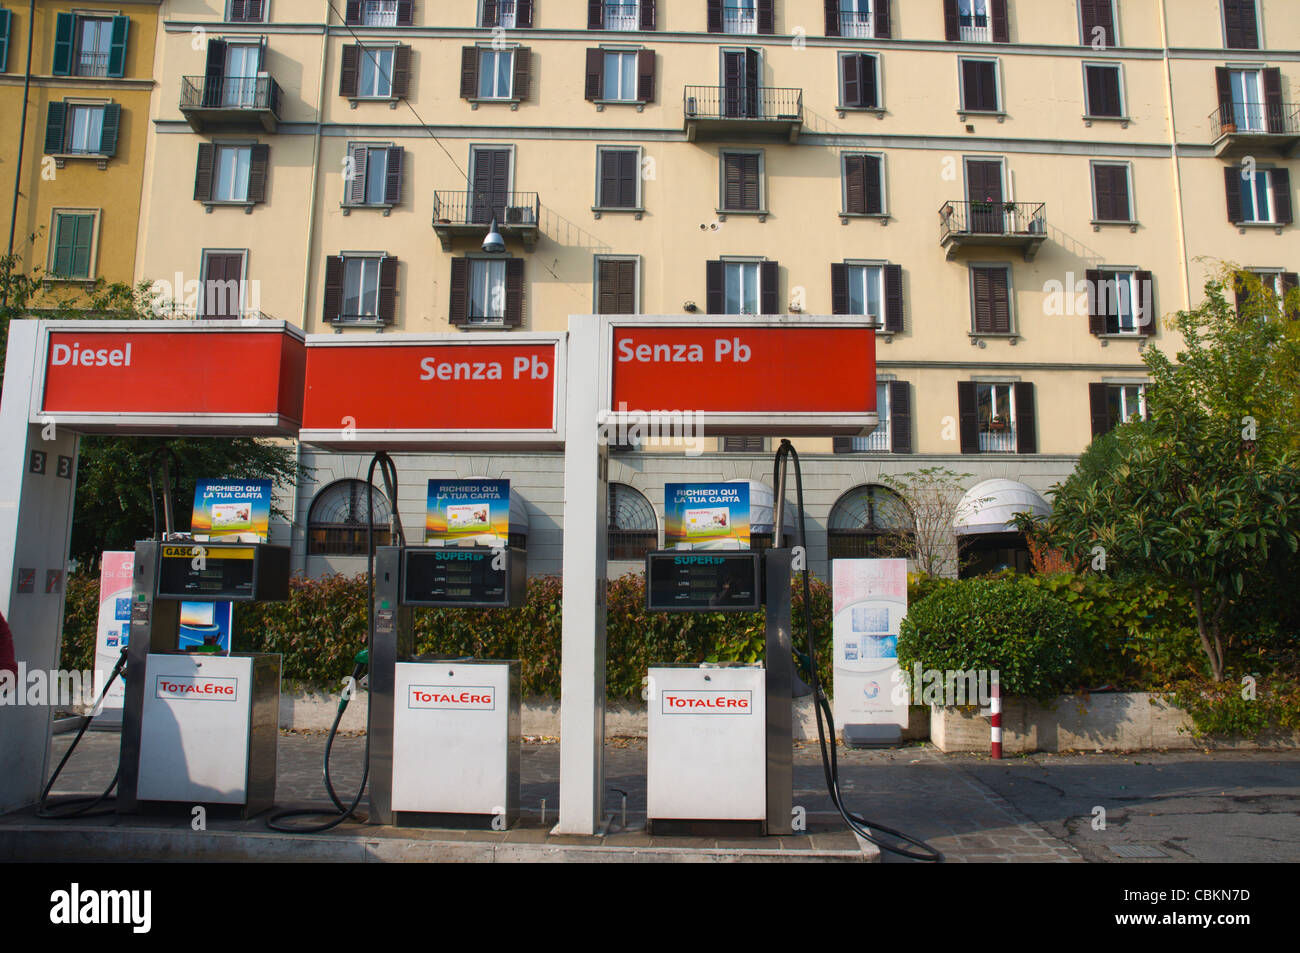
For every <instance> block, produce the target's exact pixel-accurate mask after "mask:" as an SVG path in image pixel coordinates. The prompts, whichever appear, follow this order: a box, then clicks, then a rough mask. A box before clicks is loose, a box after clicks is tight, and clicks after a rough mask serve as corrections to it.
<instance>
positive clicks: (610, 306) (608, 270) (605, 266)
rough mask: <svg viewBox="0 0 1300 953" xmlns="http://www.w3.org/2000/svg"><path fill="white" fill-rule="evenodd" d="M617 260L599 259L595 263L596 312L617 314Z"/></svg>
mask: <svg viewBox="0 0 1300 953" xmlns="http://www.w3.org/2000/svg"><path fill="white" fill-rule="evenodd" d="M617 265H618V262H616V261H608V260H604V261H600V262H598V263H597V265H596V282H597V286H596V313H597V314H618V313H619V312H618V311H617V308H618V293H617V290H616V288H617V285H618V268H617Z"/></svg>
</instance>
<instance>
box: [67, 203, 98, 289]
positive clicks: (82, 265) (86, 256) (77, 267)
mask: <svg viewBox="0 0 1300 953" xmlns="http://www.w3.org/2000/svg"><path fill="white" fill-rule="evenodd" d="M94 227H95V216H93V215H78V216H77V234H76V243H75V244H74V245H73V247H72V267H73V269H74V271H73V275H74V276H75V277H77V278H89V277H90V243H91V241H92V239H93V238H94V235H93V232H94Z"/></svg>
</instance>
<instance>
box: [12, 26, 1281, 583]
mask: <svg viewBox="0 0 1300 953" xmlns="http://www.w3.org/2000/svg"><path fill="white" fill-rule="evenodd" d="M141 55H142V54H141ZM11 58H12V54H11ZM153 75H154V77H155V79H156V82H157V84H158V95H157V96H156V98H155V99H154V101H153V106H152V113H151V116H150V122H149V123H148V133H147V135H148V139H149V146H148V149H147V150H146V152H147V157H146V169H145V182H146V187H145V190H144V196H143V204H142V207H141V215H140V223H141V227H140V230H139V235H138V242H137V251H136V255H135V275H136V277H137V278H138V279H143V278H148V279H150V280H161V281H165V282H166V283H167V284H166V285H165V286H160V287H165V289H166V290H167V291H168V292H169V293H171V294H172V295H173V296H174V298H175V299H176V301H177V302H178V304H179V305H180V306H181V308H182V309H183V310H185V311H186V312H187V313H188V311H190V310H191V309H192V310H193V311H196V312H197V313H200V314H203V315H205V316H208V317H233V316H236V315H242V316H246V317H247V316H258V315H263V316H266V317H270V318H276V319H283V320H288V321H291V322H293V323H294V324H298V325H300V326H302V327H303V328H304V329H305V330H307V331H308V332H313V333H321V332H337V333H341V334H354V335H355V334H361V335H374V334H377V333H384V332H387V331H402V332H438V333H461V332H467V331H485V330H493V331H499V332H500V333H502V334H506V335H508V334H509V333H511V331H514V330H516V329H524V330H563V329H564V328H565V327H566V325H567V321H568V317H569V315H571V314H586V313H592V312H598V311H604V312H628V311H631V312H636V313H644V314H683V313H685V314H698V315H700V316H701V318H704V317H705V316H706V315H707V314H709V313H731V314H734V313H792V312H802V313H810V314H818V313H832V312H835V313H859V314H870V315H872V316H873V317H874V318H875V319H876V320H877V321H878V323H879V327H880V332H879V334H878V338H877V341H878V346H877V357H878V361H879V375H880V384H879V386H878V402H879V403H880V416H881V420H882V425H881V427H880V429H879V430H878V431H877V432H876V434H874V435H872V436H871V437H868V438H863V439H861V440H856V441H831V440H801V441H799V442H798V446H799V447H800V450H801V452H804V453H806V454H809V455H810V458H809V459H810V465H809V466H808V467H807V468H806V469H807V470H808V471H809V480H810V493H809V500H810V515H811V516H812V518H813V526H812V529H813V536H812V539H811V543H812V545H813V555H814V558H815V560H821V559H824V558H825V557H826V556H828V555H830V556H834V555H848V554H853V553H863V552H869V551H871V540H872V539H873V538H874V536H875V535H876V534H879V533H886V532H888V531H889V529H890V520H891V517H890V515H889V513H890V510H891V505H892V504H891V498H890V497H889V495H888V494H887V493H885V492H884V490H883V488H881V487H880V486H879V483H878V481H879V479H880V477H881V475H882V474H900V473H905V472H908V471H914V470H917V469H919V468H921V467H927V466H945V467H948V468H949V469H952V470H954V471H956V472H958V473H962V474H966V476H963V478H962V479H963V482H964V484H965V485H967V486H974V485H975V484H977V483H980V482H981V481H983V480H988V479H998V480H1010V481H1015V482H1016V483H1020V484H1024V485H1025V486H1026V487H1028V488H1030V489H1032V490H1034V491H1037V492H1039V493H1043V492H1045V491H1046V490H1047V489H1048V488H1049V487H1050V485H1051V484H1052V483H1053V482H1056V481H1057V480H1059V479H1063V478H1064V477H1065V476H1066V475H1068V473H1069V472H1070V471H1071V469H1072V468H1073V466H1074V463H1075V461H1076V460H1077V457H1078V454H1079V453H1080V452H1082V450H1083V449H1084V447H1086V446H1087V444H1088V442H1089V441H1090V439H1091V438H1092V436H1093V435H1094V434H1095V433H1098V432H1100V431H1102V430H1105V429H1107V428H1109V427H1110V426H1112V425H1113V424H1114V423H1115V422H1116V421H1117V420H1118V419H1122V418H1124V417H1127V416H1130V415H1132V414H1134V413H1138V414H1140V413H1143V412H1144V403H1143V401H1144V396H1143V385H1144V383H1145V380H1146V378H1145V372H1144V366H1143V364H1142V361H1141V355H1140V349H1141V348H1143V347H1149V346H1153V347H1158V348H1162V349H1164V350H1166V351H1168V352H1170V353H1173V352H1175V351H1176V350H1177V348H1178V341H1177V339H1176V337H1175V335H1174V334H1173V333H1172V332H1171V331H1170V330H1169V329H1167V328H1166V327H1164V325H1163V323H1162V320H1161V318H1162V316H1165V315H1168V314H1170V313H1172V312H1175V311H1177V310H1179V309H1182V308H1187V307H1189V306H1195V305H1197V304H1199V303H1200V300H1201V298H1202V291H1201V287H1202V285H1203V283H1204V281H1205V279H1206V277H1207V275H1208V273H1209V271H1210V269H1211V267H1212V263H1211V262H1210V261H1207V260H1206V259H1227V260H1231V261H1234V262H1236V263H1238V264H1240V265H1243V266H1245V267H1248V268H1251V269H1253V270H1256V271H1259V272H1260V273H1261V274H1263V275H1266V276H1267V277H1268V279H1269V281H1270V282H1272V283H1273V284H1274V286H1275V287H1277V288H1278V289H1279V290H1283V289H1284V288H1286V287H1289V286H1290V285H1291V284H1294V282H1295V272H1296V271H1297V270H1300V241H1298V240H1297V233H1296V231H1295V226H1294V225H1293V224H1292V221H1293V213H1292V209H1293V207H1294V204H1295V187H1294V184H1293V182H1292V180H1291V176H1290V173H1291V171H1292V170H1293V169H1294V168H1295V167H1296V165H1297V163H1296V155H1297V142H1300V114H1298V107H1297V106H1296V105H1295V104H1296V102H1297V99H1298V98H1300V97H1298V96H1297V93H1296V88H1297V84H1300V8H1297V6H1296V5H1295V4H1294V3H1293V2H1290V0H822V2H817V0H705V2H698V3H685V2H675V0H631V2H626V0H624V2H617V3H606V2H597V0H590V2H582V0H451V2H446V3H438V4H432V3H411V2H410V0H351V2H347V0H334V2H332V3H331V2H325V3H322V2H320V0H166V2H164V4H163V6H162V13H161V17H160V18H159V21H158V33H157V43H156V54H155V58H154V63H153ZM101 174H102V173H101ZM493 220H495V221H496V222H497V224H498V226H499V227H500V230H501V232H502V234H503V235H504V237H505V240H506V246H507V249H506V254H505V255H504V256H501V255H497V256H493V255H486V254H484V253H483V252H482V250H481V249H480V244H481V242H482V240H483V237H484V235H485V234H486V232H487V229H488V225H489V223H490V222H491V221H493ZM231 282H234V283H235V284H234V285H232V284H231ZM219 287H224V288H229V287H237V288H238V289H239V290H238V292H237V294H236V296H235V297H234V298H230V297H229V296H223V295H217V296H216V297H215V298H214V297H213V296H212V295H210V294H208V293H207V291H208V290H210V289H212V288H219ZM834 372H835V369H834V356H833V355H828V373H834ZM706 444H707V451H708V452H706V453H704V454H703V455H702V456H688V455H684V454H683V453H682V452H681V450H680V449H673V448H670V447H664V446H657V445H654V444H648V445H645V446H641V447H637V448H632V449H629V450H623V451H620V452H618V453H616V454H615V455H614V463H613V464H612V468H611V480H614V481H615V482H616V483H617V484H618V486H619V487H620V488H621V489H618V490H617V492H616V493H615V494H614V495H613V499H614V501H615V502H614V504H612V509H611V515H610V524H611V530H612V531H614V530H617V531H619V532H622V533H626V534H628V535H627V538H628V539H642V540H648V539H650V537H652V536H655V537H656V538H657V534H658V532H659V523H660V522H661V521H662V512H661V511H662V499H663V496H662V484H663V482H665V481H677V480H694V479H701V480H708V479H748V480H751V481H756V482H762V481H763V480H765V479H770V450H771V448H772V441H770V440H768V441H759V442H754V441H739V440H737V441H731V440H726V439H712V438H710V439H709V440H708V441H706ZM303 454H304V461H305V462H307V463H308V464H309V465H311V466H313V467H315V468H316V474H317V476H316V478H315V481H314V482H313V483H311V484H309V485H308V486H305V487H304V488H303V489H302V490H301V493H300V499H298V500H297V501H296V502H295V513H296V518H295V521H294V525H293V526H292V527H291V530H292V538H293V540H294V543H295V549H296V555H297V557H298V558H299V560H300V562H299V565H300V566H303V567H305V568H307V569H308V570H309V571H317V570H319V569H324V568H329V567H334V566H341V565H351V563H350V562H348V559H349V558H350V556H349V554H347V553H341V552H325V551H313V548H312V547H313V544H312V543H310V542H309V536H310V532H309V530H310V528H311V527H312V526H313V525H316V524H320V523H321V522H322V518H323V517H322V518H318V516H319V515H320V514H321V513H323V511H324V510H325V509H326V508H327V507H326V506H325V503H324V502H323V501H322V498H326V499H328V498H329V495H330V494H331V493H333V494H335V495H338V494H339V493H342V492H343V490H341V489H339V487H345V486H346V485H347V484H346V481H347V480H350V479H352V478H354V477H355V476H357V474H358V473H359V472H360V468H361V465H362V463H363V461H361V460H360V458H354V457H349V456H347V455H339V454H323V453H320V454H318V453H315V452H312V451H310V450H309V449H304V451H303ZM404 467H405V469H406V479H409V480H411V481H414V482H415V483H416V484H417V485H418V486H420V487H421V488H422V487H423V479H424V478H425V477H426V476H435V475H437V476H454V475H457V474H462V473H463V474H465V475H468V474H471V473H472V474H474V475H492V476H505V477H510V478H512V479H513V480H515V481H516V482H515V485H516V487H517V488H518V489H519V492H520V493H521V494H522V495H523V496H524V497H525V498H527V500H528V502H529V506H530V507H531V512H532V513H533V514H534V519H533V523H534V541H533V543H532V544H530V552H535V553H536V554H537V555H536V557H535V558H534V557H530V568H534V569H536V568H539V567H540V568H542V569H543V570H544V571H546V570H555V571H558V565H559V562H558V544H559V540H558V530H557V529H556V526H557V525H558V520H559V511H560V506H559V493H560V489H559V488H560V478H559V474H560V469H561V465H560V461H559V460H558V458H555V457H552V456H548V455H544V454H537V455H527V454H513V455H497V456H493V457H486V456H484V457H464V456H461V457H450V456H446V455H433V454H430V455H424V456H420V455H412V456H410V457H408V458H406V459H405V460H404ZM420 496H421V495H420V493H415V494H412V497H411V499H409V500H405V501H399V505H400V506H402V507H403V508H405V507H406V506H408V505H409V506H411V507H412V511H411V514H410V517H409V518H411V519H417V520H418V518H419V517H418V512H419V510H418V508H417V507H418V505H419V504H420V503H421V501H422V497H421V499H420V500H416V499H415V497H420ZM314 513H315V514H317V515H313V514H314ZM404 515H405V514H404ZM638 533H639V534H641V535H640V536H637V535H636V534H638ZM1001 535H1002V534H998V533H990V534H989V536H990V539H991V542H990V552H993V551H994V550H996V549H997V546H998V545H1000V544H1001V543H1008V540H1006V539H1002V538H1000V537H1001ZM993 537H999V538H998V539H993ZM620 551H622V552H626V551H627V550H626V549H624V550H620ZM991 558H992V559H993V561H994V563H998V564H1000V563H1003V562H1008V561H1015V560H1016V559H1020V558H1021V556H1018V555H1016V554H1010V553H1008V552H1002V551H997V552H996V553H995V554H994V556H993V557H991Z"/></svg>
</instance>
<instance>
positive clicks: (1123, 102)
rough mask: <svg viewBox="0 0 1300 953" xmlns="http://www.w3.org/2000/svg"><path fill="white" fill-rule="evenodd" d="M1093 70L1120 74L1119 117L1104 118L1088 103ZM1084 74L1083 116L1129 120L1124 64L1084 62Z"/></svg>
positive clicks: (1109, 117)
mask: <svg viewBox="0 0 1300 953" xmlns="http://www.w3.org/2000/svg"><path fill="white" fill-rule="evenodd" d="M1089 68H1092V69H1113V70H1115V71H1116V72H1117V73H1119V115H1118V116H1103V115H1098V114H1097V113H1094V112H1093V111H1092V103H1090V102H1088V70H1089ZM1082 74H1083V115H1084V118H1085V119H1102V120H1105V119H1111V120H1127V119H1128V96H1127V95H1126V94H1125V91H1124V64H1123V63H1110V62H1103V61H1100V60H1084V61H1083V64H1082Z"/></svg>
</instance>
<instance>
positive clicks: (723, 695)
mask: <svg viewBox="0 0 1300 953" xmlns="http://www.w3.org/2000/svg"><path fill="white" fill-rule="evenodd" d="M660 698H662V699H663V700H662V702H660V709H659V710H660V712H661V713H662V714H665V715H749V714H753V711H754V706H753V705H752V703H751V700H750V692H724V691H689V692H675V691H665V692H660Z"/></svg>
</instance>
